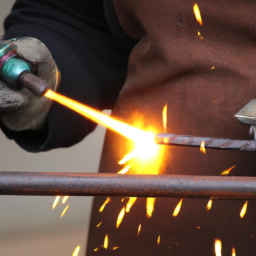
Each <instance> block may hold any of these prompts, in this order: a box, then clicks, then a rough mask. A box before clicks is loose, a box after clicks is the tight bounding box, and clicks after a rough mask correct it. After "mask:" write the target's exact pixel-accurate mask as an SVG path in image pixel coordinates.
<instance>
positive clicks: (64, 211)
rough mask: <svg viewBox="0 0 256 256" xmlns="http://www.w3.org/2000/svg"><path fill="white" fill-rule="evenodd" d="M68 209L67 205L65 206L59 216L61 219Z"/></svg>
mask: <svg viewBox="0 0 256 256" xmlns="http://www.w3.org/2000/svg"><path fill="white" fill-rule="evenodd" d="M68 207H69V205H67V206H66V207H65V209H64V210H63V212H62V214H61V215H60V217H61V218H62V217H63V216H64V215H65V213H66V212H67V210H68Z"/></svg>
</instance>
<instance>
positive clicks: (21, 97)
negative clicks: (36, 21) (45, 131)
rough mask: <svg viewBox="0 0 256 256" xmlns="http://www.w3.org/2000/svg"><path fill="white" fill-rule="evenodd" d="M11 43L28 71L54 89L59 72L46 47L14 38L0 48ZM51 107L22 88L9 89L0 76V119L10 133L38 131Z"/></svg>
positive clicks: (44, 100)
mask: <svg viewBox="0 0 256 256" xmlns="http://www.w3.org/2000/svg"><path fill="white" fill-rule="evenodd" d="M11 42H13V43H14V44H15V45H16V47H17V48H16V53H17V54H18V55H19V57H20V58H22V59H23V60H25V61H26V62H27V63H28V64H29V65H30V67H31V69H32V72H33V73H34V74H35V75H37V76H38V77H39V78H41V79H42V80H44V81H45V82H46V83H47V84H48V85H49V88H50V89H51V90H53V91H56V90H57V87H58V85H59V82H60V73H59V71H58V68H57V66H56V64H55V62H54V60H53V58H52V56H51V53H50V51H49V50H48V49H47V47H46V46H45V45H44V44H43V43H42V42H41V41H39V40H38V39H35V38H17V39H12V40H8V41H2V42H1V43H0V50H1V45H2V46H3V45H6V44H8V43H11ZM50 106H51V100H50V99H48V98H46V97H38V96H35V95H34V94H33V93H32V92H30V91H29V90H27V89H26V88H21V89H19V90H13V89H11V88H10V87H8V85H7V84H6V83H5V82H4V81H3V80H1V74H0V119H1V121H2V123H3V124H4V125H5V126H6V127H7V128H9V129H10V130H13V131H24V130H40V129H41V128H42V127H43V125H44V123H45V121H46V116H47V113H48V112H49V109H50Z"/></svg>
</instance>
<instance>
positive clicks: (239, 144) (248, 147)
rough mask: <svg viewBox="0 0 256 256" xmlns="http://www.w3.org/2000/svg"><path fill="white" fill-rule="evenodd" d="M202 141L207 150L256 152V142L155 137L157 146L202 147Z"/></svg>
mask: <svg viewBox="0 0 256 256" xmlns="http://www.w3.org/2000/svg"><path fill="white" fill-rule="evenodd" d="M202 141H204V142H205V148H213V149H226V150H240V151H255V150H256V141H255V140H231V139H224V138H211V137H198V136H190V135H178V134H173V133H159V134H157V135H156V137H155V142H156V143H157V144H163V145H175V146H190V147H200V145H201V143H202Z"/></svg>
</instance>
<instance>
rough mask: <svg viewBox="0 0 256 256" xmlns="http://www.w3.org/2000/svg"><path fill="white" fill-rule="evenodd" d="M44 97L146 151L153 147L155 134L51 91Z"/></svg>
mask: <svg viewBox="0 0 256 256" xmlns="http://www.w3.org/2000/svg"><path fill="white" fill-rule="evenodd" d="M44 96H45V97H47V98H49V99H52V100H54V101H56V102H58V103H60V104H62V105H64V106H66V107H68V108H70V109H72V110H74V111H75V112H77V113H79V114H81V115H83V116H85V117H86V118H89V119H91V120H92V121H94V122H96V123H98V124H101V125H103V126H105V127H107V128H109V129H111V130H113V131H115V132H117V133H119V134H121V135H123V136H125V137H126V138H128V139H130V140H132V141H134V142H136V143H140V142H141V143H142V145H144V147H143V148H144V150H146V149H147V148H148V146H152V145H155V142H154V139H155V134H152V133H150V132H145V131H143V130H141V129H138V128H136V127H133V126H130V125H128V124H126V123H124V122H121V121H119V120H116V119H114V118H111V117H109V116H108V115H106V114H103V113H101V112H100V111H98V110H96V109H93V108H91V107H89V106H86V105H84V104H82V103H79V102H77V101H75V100H72V99H69V98H68V97H65V96H63V95H61V94H58V93H56V92H53V91H52V90H48V91H47V92H46V93H45V95H44ZM145 144H147V145H145ZM146 151H149V150H146Z"/></svg>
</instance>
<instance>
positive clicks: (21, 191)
mask: <svg viewBox="0 0 256 256" xmlns="http://www.w3.org/2000/svg"><path fill="white" fill-rule="evenodd" d="M0 195H30V196H51V195H75V196H131V197H194V198H210V197H212V198H222V199H223V198H226V199H256V177H232V176H225V177H223V176H194V175H193V176H191V175H129V174H128V175H120V174H111V173H97V174H94V173H33V172H0Z"/></svg>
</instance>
